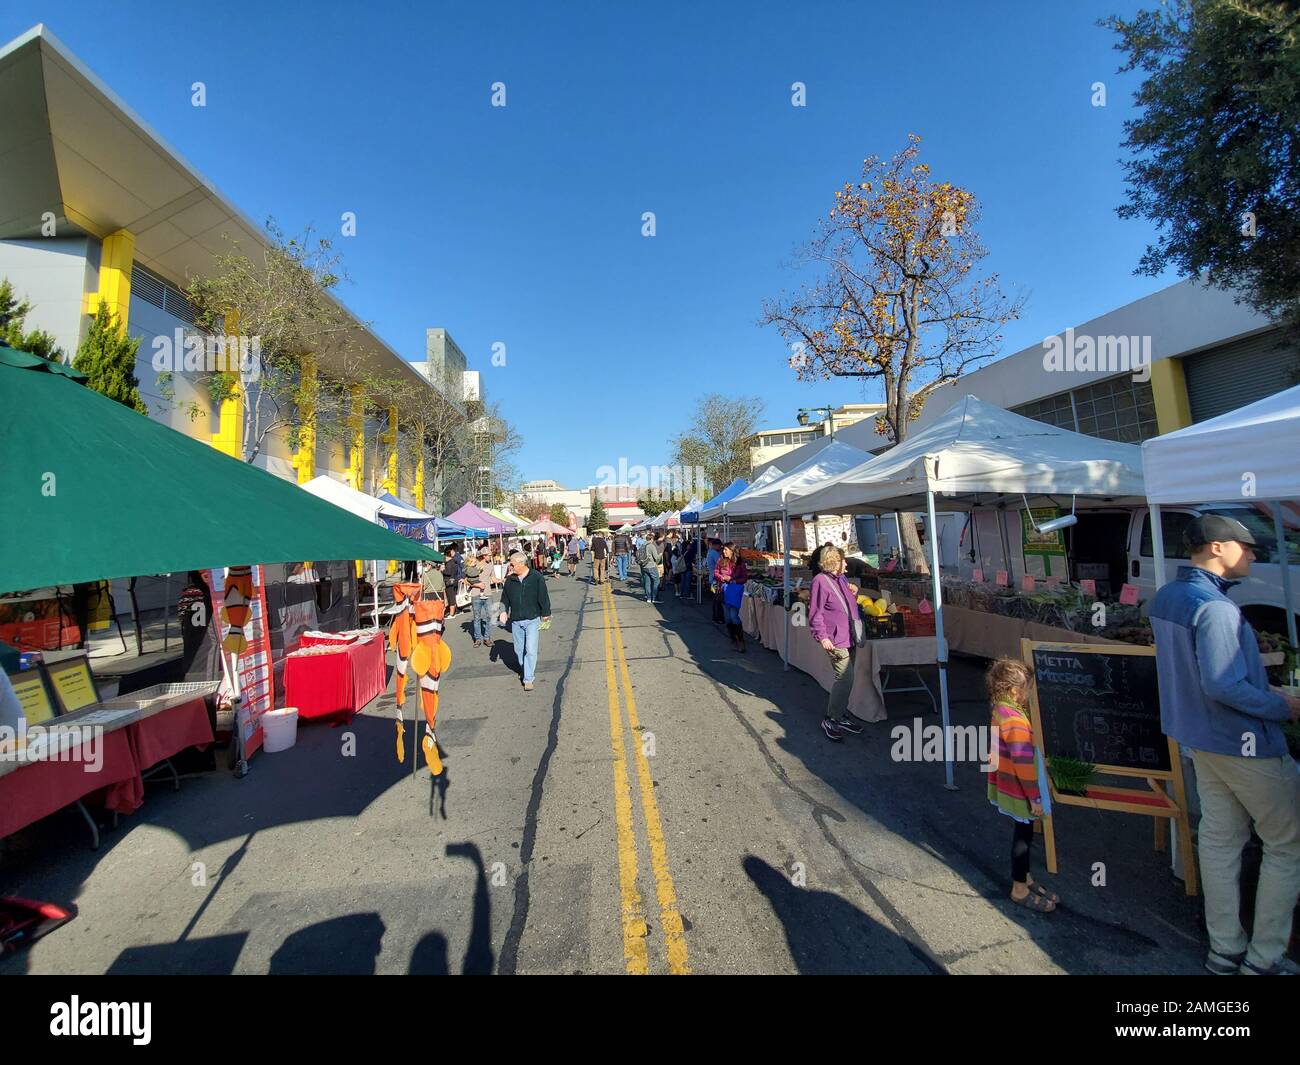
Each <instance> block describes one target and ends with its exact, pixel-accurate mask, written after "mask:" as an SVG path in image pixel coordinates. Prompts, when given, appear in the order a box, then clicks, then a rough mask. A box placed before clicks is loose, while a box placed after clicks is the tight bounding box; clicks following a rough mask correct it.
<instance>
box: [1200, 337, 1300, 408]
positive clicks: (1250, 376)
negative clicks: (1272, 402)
mask: <svg viewBox="0 0 1300 1065" xmlns="http://www.w3.org/2000/svg"><path fill="white" fill-rule="evenodd" d="M1279 336H1280V334H1279V333H1278V332H1277V331H1276V330H1269V331H1268V332H1266V333H1260V334H1257V335H1256V336H1252V337H1246V338H1245V339H1244V340H1234V341H1233V342H1232V343H1230V344H1224V345H1222V346H1220V347H1217V348H1211V349H1210V350H1209V351H1201V352H1197V353H1196V354H1195V355H1188V356H1187V357H1186V358H1185V359H1183V371H1184V374H1185V375H1186V378H1187V398H1188V401H1189V402H1190V404H1191V408H1192V421H1194V422H1203V421H1206V420H1207V419H1209V418H1216V417H1218V416H1219V415H1220V414H1227V413H1228V411H1230V410H1236V409H1237V408H1238V407H1244V406H1245V405H1246V404H1247V403H1254V402H1255V400H1257V399H1263V398H1264V397H1265V396H1271V395H1273V394H1274V393H1276V392H1281V391H1282V390H1283V389H1284V388H1291V387H1292V386H1293V385H1296V384H1300V351H1297V350H1296V347H1295V345H1294V344H1289V345H1288V344H1285V343H1284V344H1281V345H1279V343H1278V340H1279Z"/></svg>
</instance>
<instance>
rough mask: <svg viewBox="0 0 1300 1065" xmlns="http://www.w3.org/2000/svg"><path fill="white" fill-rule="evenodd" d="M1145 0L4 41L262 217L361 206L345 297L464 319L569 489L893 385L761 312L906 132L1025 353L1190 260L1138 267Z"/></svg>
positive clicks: (5, 22)
mask: <svg viewBox="0 0 1300 1065" xmlns="http://www.w3.org/2000/svg"><path fill="white" fill-rule="evenodd" d="M1135 6H1138V5H1135V4H1133V3H1105V4H1100V5H1095V4H1092V3H1065V2H1061V0H1049V2H1047V3H1043V2H1041V0H1039V2H1037V3H998V4H970V3H956V2H952V3H937V2H936V3H926V2H917V3H908V4H891V5H885V4H875V3H872V4H867V3H845V2H835V3H831V2H809V3H801V4H789V3H771V2H766V0H763V2H750V3H743V4H742V3H717V4H714V3H710V4H698V3H658V4H654V5H633V4H620V3H596V2H592V3H561V2H556V3H545V4H543V3H532V4H522V3H520V4H516V3H505V2H497V3H493V4H491V5H454V6H453V5H450V4H426V3H412V4H400V3H385V2H383V0H379V2H377V3H367V4H364V5H362V4H360V3H357V4H342V3H337V2H329V0H317V2H313V3H275V4H269V3H259V4H251V3H244V2H242V0H226V2H224V3H223V4H222V5H220V8H219V9H218V8H212V7H206V8H205V7H203V6H202V5H164V6H162V7H159V6H158V5H157V4H154V3H136V2H133V0H119V3H117V4H115V5H113V11H114V14H113V17H111V18H105V17H104V12H105V8H104V7H103V5H102V4H98V3H82V2H79V0H71V2H60V3H46V4H37V3H28V2H25V0H9V2H8V3H6V4H5V5H4V7H3V9H0V39H4V40H8V39H10V38H12V37H14V36H16V35H17V34H19V33H21V32H22V31H24V30H26V29H27V28H29V27H30V26H32V25H34V24H35V23H37V22H45V23H46V24H47V25H48V26H49V28H50V29H51V30H52V31H53V32H54V33H55V34H56V35H57V36H59V37H60V38H61V39H62V40H63V41H64V42H65V43H66V44H67V45H68V46H69V47H70V48H72V50H73V51H74V52H76V53H77V54H78V55H79V56H80V57H81V59H82V60H83V61H84V62H85V63H87V64H88V65H89V66H90V67H91V68H92V69H93V70H94V71H95V72H96V73H97V74H99V76H100V77H101V78H103V79H104V80H105V81H106V82H107V83H108V84H109V85H110V86H111V87H112V88H113V89H114V91H116V92H117V93H118V95H119V96H121V97H122V98H123V99H124V100H125V101H126V102H127V104H128V105H129V106H131V107H132V108H133V109H134V110H135V111H136V112H137V113H139V114H140V115H141V116H142V117H143V118H144V119H145V121H146V122H148V123H149V124H150V125H151V126H152V127H153V128H154V129H155V130H156V131H157V132H158V133H159V134H160V135H161V136H163V137H164V138H165V139H166V140H167V141H169V142H170V143H171V144H172V145H173V146H174V147H175V148H176V149H177V150H178V151H180V153H181V154H182V155H183V156H184V157H185V158H186V159H187V160H188V161H189V162H190V163H191V164H192V165H193V166H195V167H196V168H197V169H198V170H199V171H200V172H201V173H202V174H204V175H205V176H206V177H207V178H208V179H209V180H210V181H212V182H213V183H214V184H215V185H216V186H217V187H218V188H219V189H221V190H222V191H223V193H224V194H225V195H226V196H227V197H228V198H230V199H231V200H232V201H233V202H234V203H236V204H237V205H239V206H240V207H241V208H242V209H243V211H244V212H245V213H246V214H248V215H249V216H250V217H252V218H254V219H256V220H259V221H260V220H264V219H265V218H266V217H267V216H268V215H270V216H274V217H275V219H276V220H277V222H279V223H280V224H281V225H282V226H283V227H284V228H286V229H287V230H290V231H294V230H297V229H300V228H301V227H303V226H305V225H307V224H309V223H311V224H315V225H316V226H318V227H320V228H323V229H334V230H335V231H336V232H337V227H338V225H339V217H340V215H341V214H342V213H343V212H344V211H355V212H356V214H357V228H358V232H357V236H356V237H354V238H349V239H342V240H341V242H340V248H341V250H342V251H343V252H344V254H345V256H346V264H347V268H348V271H349V273H350V275H351V278H352V283H351V284H349V285H348V286H347V287H346V288H345V289H344V290H343V291H342V292H341V295H342V297H343V299H344V300H345V302H347V303H348V305H349V306H350V307H351V308H352V309H353V310H354V311H355V312H356V313H357V314H358V316H359V317H361V318H363V319H365V320H367V321H369V322H371V323H372V324H373V326H374V328H375V329H376V331H377V332H378V333H379V335H380V336H382V337H383V338H384V339H385V340H386V341H387V342H388V343H389V344H390V345H391V346H392V347H393V348H394V349H395V350H397V351H399V352H400V353H402V354H403V355H404V356H405V357H407V358H409V359H421V358H423V352H424V331H425V328H426V327H428V326H444V327H446V328H447V329H448V330H449V331H450V332H451V334H452V336H453V337H454V338H455V339H456V341H457V342H458V343H459V344H460V346H461V347H462V348H463V349H464V350H465V352H466V353H467V354H468V355H469V357H470V361H471V364H472V365H474V366H475V367H476V368H479V369H481V370H483V375H484V383H485V385H486V388H487V391H488V396H489V398H490V399H495V400H499V401H500V402H501V404H502V407H503V412H504V413H505V415H506V416H507V417H508V418H510V419H511V421H513V422H514V423H515V424H516V425H517V426H518V428H519V430H520V431H521V433H522V434H523V437H524V439H525V446H524V449H523V451H522V453H521V454H520V456H519V460H518V464H519V466H520V468H521V471H522V473H523V475H524V476H525V477H526V478H529V479H531V478H541V477H552V478H555V479H556V480H558V481H560V482H561V483H564V484H567V485H569V486H570V487H575V486H581V485H585V484H589V483H592V481H593V480H594V479H595V477H596V470H597V468H598V467H600V466H602V465H605V464H609V465H613V466H617V465H618V462H619V459H620V457H626V459H627V461H628V463H629V464H638V463H639V464H645V465H649V464H653V463H663V462H667V460H668V454H669V449H668V443H667V442H668V440H669V439H670V438H671V437H672V436H673V435H674V434H676V433H677V432H679V431H681V430H682V429H683V428H685V427H686V425H687V423H688V421H689V416H690V413H691V410H692V408H693V406H694V403H695V400H696V399H697V398H698V397H700V396H701V395H703V394H704V393H705V392H707V391H721V392H725V393H730V394H736V395H741V394H754V395H757V396H759V397H760V398H761V399H762V400H763V401H764V403H765V404H766V417H765V423H766V424H769V425H787V424H792V423H793V421H794V415H795V411H796V409H797V408H798V407H799V406H811V405H818V404H824V403H827V402H834V403H841V402H856V401H862V400H874V399H878V398H880V396H879V392H878V389H876V390H875V391H873V388H874V387H875V386H873V385H870V384H868V385H866V386H865V388H864V386H863V385H862V384H860V383H857V382H847V381H844V382H827V383H820V384H804V383H800V382H797V381H796V380H795V378H794V375H793V371H791V370H790V369H789V368H788V365H787V361H786V360H787V358H788V352H787V350H786V348H785V346H784V344H783V342H782V340H781V338H780V337H779V336H778V335H777V334H776V332H775V331H774V330H770V329H762V328H760V327H759V326H758V324H757V321H758V318H759V316H760V313H761V307H762V303H763V301H764V299H765V298H768V297H772V296H776V295H778V294H780V293H781V291H782V290H783V289H788V288H791V287H793V286H794V284H795V282H796V277H795V275H794V273H793V272H792V271H791V270H790V269H789V268H788V266H787V265H786V264H787V263H788V262H789V261H790V258H791V255H792V252H793V251H794V249H795V248H796V247H797V246H798V245H799V244H800V243H801V242H802V241H804V240H806V239H807V238H808V237H809V236H811V234H812V233H813V231H814V228H815V226H816V223H817V221H818V220H819V219H820V218H821V217H822V216H823V215H824V214H825V212H826V211H827V210H828V209H829V207H830V205H831V203H832V198H833V193H834V191H835V189H836V188H838V187H839V186H840V185H842V184H843V183H844V182H845V181H849V180H854V179H856V178H857V176H858V175H859V173H860V169H861V164H862V160H863V159H864V158H865V157H866V156H868V155H871V154H878V155H882V156H889V155H892V154H893V153H894V152H895V151H897V150H899V149H901V148H902V147H904V145H905V144H906V138H907V134H908V133H909V132H917V133H919V134H921V135H922V137H923V138H924V141H923V145H922V150H923V157H924V159H925V160H926V161H927V162H929V163H930V165H931V167H932V172H933V174H934V176H935V177H936V178H937V179H940V180H950V181H953V182H955V183H957V184H960V185H963V186H965V187H966V188H968V189H970V190H971V191H973V192H974V193H975V194H976V196H977V198H978V199H979V201H980V203H981V204H982V209H983V221H982V223H981V227H980V230H981V233H982V236H983V239H984V243H985V244H986V245H987V247H988V248H989V250H990V252H991V254H990V257H989V258H988V259H987V260H986V261H985V267H986V269H988V270H991V271H996V272H997V273H998V274H999V275H1000V277H1001V280H1002V284H1003V288H1004V290H1005V291H1007V292H1009V293H1013V294H1014V293H1019V292H1023V293H1024V294H1025V295H1026V296H1027V297H1028V304H1027V307H1026V311H1025V314H1024V317H1023V318H1022V320H1021V321H1019V322H1014V323H1011V324H1010V325H1009V326H1008V328H1007V330H1006V339H1005V342H1004V344H1003V348H1002V350H1003V351H1004V352H1007V353H1009V352H1012V351H1016V350H1018V349H1020V348H1022V347H1024V346H1026V345H1027V344H1030V343H1035V342H1037V341H1039V340H1041V339H1042V337H1043V336H1044V335H1046V334H1048V333H1053V332H1056V331H1058V330H1060V329H1063V328H1064V327H1065V326H1067V325H1073V324H1077V323H1080V322H1083V321H1086V320H1087V319H1089V318H1091V317H1094V316H1095V315H1097V314H1100V313H1102V312H1104V311H1106V310H1109V309H1111V308H1113V307H1117V306H1120V305H1122V304H1125V303H1128V302H1131V301H1132V300H1134V299H1137V298H1139V297H1141V296H1143V295H1146V294H1147V293H1149V292H1152V291H1155V290H1156V289H1158V288H1160V287H1163V286H1164V285H1165V284H1168V283H1170V282H1171V281H1172V280H1174V279H1173V278H1164V279H1152V278H1139V277H1135V276H1134V275H1133V272H1132V271H1133V267H1134V266H1135V265H1136V263H1137V260H1138V258H1139V256H1140V254H1141V252H1142V249H1143V247H1144V246H1145V244H1146V242H1147V240H1148V239H1149V237H1150V231H1149V230H1148V228H1147V227H1146V226H1145V225H1143V224H1139V223H1134V222H1121V221H1120V220H1119V219H1117V218H1116V216H1115V213H1114V208H1115V207H1116V206H1117V205H1118V204H1119V203H1120V202H1121V201H1122V198H1123V186H1122V181H1121V171H1120V167H1119V163H1118V159H1119V157H1120V154H1121V149H1120V141H1121V139H1122V124H1123V120H1124V118H1125V117H1126V116H1128V115H1129V114H1130V99H1131V94H1132V91H1133V89H1134V88H1135V87H1136V84H1137V79H1136V77H1135V76H1134V75H1131V74H1130V75H1123V76H1121V75H1119V74H1118V73H1117V68H1118V66H1119V63H1120V55H1119V53H1117V52H1115V51H1113V49H1112V35H1111V34H1110V33H1109V32H1107V31H1104V30H1102V29H1099V28H1098V27H1097V26H1096V25H1095V23H1096V20H1097V18H1098V17H1100V16H1103V15H1106V14H1109V13H1112V12H1115V11H1119V12H1122V13H1123V12H1128V11H1131V10H1132V9H1133V8H1134V7H1135ZM218 11H219V13H218ZM196 80H201V81H203V82H205V83H206V85H207V92H208V102H207V107H206V108H201V109H200V108H195V107H192V106H191V104H190V85H191V83H192V82H194V81H196ZM497 81H501V82H504V83H505V85H506V92H507V106H506V107H505V108H493V107H492V106H490V103H491V86H492V84H493V83H494V82H497ZM795 81H802V82H804V83H806V85H807V106H806V107H803V108H795V107H792V106H791V103H790V97H791V91H790V87H791V84H792V83H793V82H795ZM1095 81H1104V82H1105V83H1106V86H1107V97H1108V106H1106V107H1104V108H1097V107H1093V106H1092V105H1091V102H1090V97H1091V91H1092V90H1091V86H1092V84H1093V82H1095ZM645 211H653V212H654V213H655V215H656V219H657V235H656V236H655V237H653V238H646V237H643V236H642V235H641V216H642V213H643V212H645ZM497 342H500V343H503V344H505V345H506V365H505V366H503V367H492V366H491V364H490V357H491V352H492V345H493V344H494V343H497Z"/></svg>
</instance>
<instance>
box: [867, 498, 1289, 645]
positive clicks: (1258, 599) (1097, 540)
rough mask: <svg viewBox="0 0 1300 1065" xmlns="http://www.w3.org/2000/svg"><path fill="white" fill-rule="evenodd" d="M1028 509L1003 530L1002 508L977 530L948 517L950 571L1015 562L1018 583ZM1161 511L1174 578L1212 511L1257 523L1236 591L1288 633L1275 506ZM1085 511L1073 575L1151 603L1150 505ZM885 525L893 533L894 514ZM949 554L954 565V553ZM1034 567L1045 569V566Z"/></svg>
mask: <svg viewBox="0 0 1300 1065" xmlns="http://www.w3.org/2000/svg"><path fill="white" fill-rule="evenodd" d="M1020 509H1021V508H1019V507H1015V508H1012V507H1008V508H1007V509H1006V510H1005V511H1003V512H1002V513H1001V519H1002V528H1001V529H1000V528H999V513H998V512H997V511H994V510H984V511H979V512H976V520H975V522H974V524H977V525H978V529H976V530H972V527H971V526H972V523H971V522H970V520H969V519H968V518H967V516H966V515H959V516H956V517H957V518H958V519H959V523H958V524H957V525H956V526H954V527H951V528H949V527H946V526H945V525H944V520H943V516H942V515H941V516H940V527H941V537H942V541H941V542H943V543H944V546H945V548H946V549H948V548H950V545H951V547H955V548H956V551H957V553H958V559H957V560H956V561H957V566H956V567H954V568H951V569H947V572H950V573H953V572H959V573H960V574H961V576H962V577H963V578H964V579H965V580H970V579H971V578H972V574H973V571H974V569H975V568H977V567H980V568H982V569H983V571H984V579H985V580H992V578H993V574H994V573H995V572H996V571H997V570H1000V569H1002V568H1003V567H1004V566H1007V563H1008V562H1009V563H1010V565H1009V566H1008V569H1009V572H1010V577H1011V583H1012V584H1018V583H1019V581H1020V578H1021V576H1022V575H1024V574H1025V573H1026V572H1030V569H1029V568H1028V567H1027V565H1026V560H1025V557H1024V555H1023V553H1022V551H1021V517H1020ZM1160 513H1161V524H1162V526H1163V528H1164V541H1165V575H1166V577H1167V578H1168V579H1169V580H1173V579H1174V577H1175V576H1176V575H1177V573H1178V567H1179V566H1180V565H1183V564H1185V563H1186V561H1187V549H1186V548H1185V547H1183V530H1184V529H1185V528H1186V527H1187V523H1188V522H1189V521H1191V520H1192V518H1194V517H1196V516H1197V515H1199V514H1206V513H1214V514H1224V515H1227V516H1229V517H1232V518H1236V519H1237V520H1238V521H1240V522H1241V523H1242V524H1243V525H1245V526H1246V527H1247V528H1248V529H1250V531H1251V532H1252V533H1253V534H1254V536H1255V540H1256V542H1257V543H1258V545H1259V546H1258V548H1257V549H1256V553H1255V562H1254V564H1253V565H1252V566H1251V568H1250V576H1249V577H1247V578H1246V579H1245V580H1243V581H1242V582H1240V583H1239V584H1238V585H1237V586H1236V587H1235V588H1233V589H1232V591H1231V592H1230V593H1229V594H1230V595H1231V597H1232V599H1233V600H1234V601H1235V602H1237V603H1238V604H1239V605H1240V606H1241V608H1242V610H1243V612H1244V613H1245V615H1246V617H1247V618H1248V619H1249V620H1250V623H1251V624H1252V625H1254V626H1255V628H1256V630H1258V631H1261V632H1276V633H1285V632H1286V614H1285V612H1284V608H1283V596H1282V567H1281V566H1280V565H1279V564H1278V555H1277V543H1276V539H1275V537H1274V535H1273V518H1272V515H1271V512H1268V511H1266V510H1264V509H1263V508H1261V507H1257V506H1253V505H1252V504H1249V503H1206V504H1200V505H1197V506H1166V507H1162V508H1161V510H1160ZM1077 515H1078V518H1079V523H1078V524H1077V525H1074V526H1072V527H1070V528H1067V529H1065V530H1064V531H1063V535H1064V539H1065V548H1066V557H1067V560H1068V568H1069V573H1068V578H1069V580H1071V581H1074V582H1078V581H1080V580H1087V579H1091V580H1095V581H1096V582H1097V591H1098V593H1099V594H1100V595H1102V596H1103V597H1104V598H1111V597H1113V596H1117V595H1118V594H1119V590H1120V586H1121V585H1123V584H1125V583H1126V582H1127V583H1131V584H1136V585H1137V586H1138V596H1139V598H1140V599H1141V600H1142V601H1143V603H1146V602H1147V601H1149V600H1150V598H1151V596H1152V595H1153V594H1155V585H1156V560H1155V555H1154V552H1153V550H1152V546H1151V512H1150V511H1149V510H1148V509H1147V508H1145V507H1143V508H1141V509H1137V510H1134V509H1125V508H1121V507H1115V508H1112V509H1098V510H1079V511H1077ZM884 524H885V528H886V529H887V530H890V531H891V532H892V520H891V521H889V522H886V523H884ZM1286 540H1287V551H1288V556H1287V561H1288V564H1289V567H1290V570H1291V610H1292V612H1293V613H1294V614H1295V615H1296V622H1297V625H1300V529H1295V528H1291V529H1288V530H1287V533H1286ZM1004 551H1005V554H1004ZM944 558H945V560H944V566H945V567H947V566H948V562H947V553H946V551H945V556H944ZM1004 558H1005V559H1006V561H1004ZM1033 572H1036V573H1038V574H1040V575H1041V573H1042V566H1041V564H1040V565H1037V566H1036V567H1035V568H1034V570H1033ZM1055 575H1056V576H1067V575H1066V574H1060V573H1056V574H1055Z"/></svg>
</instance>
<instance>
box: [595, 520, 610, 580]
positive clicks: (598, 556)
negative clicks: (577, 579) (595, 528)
mask: <svg viewBox="0 0 1300 1065" xmlns="http://www.w3.org/2000/svg"><path fill="white" fill-rule="evenodd" d="M608 561H609V540H607V539H606V538H605V534H604V533H603V532H598V533H597V534H596V535H595V536H593V537H592V538H591V580H592V583H593V584H604V583H605V580H606V579H607V576H608V574H607V573H606V572H605V567H606V565H607V564H608Z"/></svg>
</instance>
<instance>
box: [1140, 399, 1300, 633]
mask: <svg viewBox="0 0 1300 1065" xmlns="http://www.w3.org/2000/svg"><path fill="white" fill-rule="evenodd" d="M1142 469H1143V472H1144V474H1145V476H1146V489H1147V500H1148V502H1149V504H1150V508H1151V524H1152V526H1153V527H1154V530H1155V531H1154V533H1153V535H1152V538H1151V539H1152V544H1153V546H1154V548H1155V560H1156V587H1159V586H1160V585H1162V584H1164V583H1165V552H1164V528H1163V525H1162V522H1161V514H1160V508H1161V506H1163V505H1164V504H1167V503H1168V504H1172V503H1205V502H1228V501H1232V502H1237V503H1240V502H1242V501H1243V500H1245V501H1254V500H1261V501H1265V502H1268V503H1269V504H1270V505H1271V507H1272V511H1273V530H1274V533H1275V535H1276V537H1277V541H1276V546H1277V548H1278V558H1279V564H1280V567H1281V571H1282V595H1283V601H1284V602H1285V603H1286V604H1287V610H1286V621H1287V637H1288V638H1289V639H1290V641H1291V644H1292V646H1295V645H1296V643H1297V641H1296V619H1295V611H1294V610H1293V609H1292V607H1291V604H1292V599H1291V573H1290V569H1289V567H1288V565H1287V554H1288V552H1287V551H1286V550H1285V544H1286V536H1285V532H1286V530H1285V527H1284V524H1283V520H1282V502H1283V501H1284V500H1293V499H1300V385H1297V386H1296V387H1294V388H1288V389H1286V390H1285V391H1282V392H1278V393H1277V394H1275V395H1272V396H1267V397H1265V398H1264V399H1261V400H1259V401H1257V402H1255V403H1251V404H1249V405H1248V406H1245V407H1242V408H1240V409H1239V410H1234V411H1229V412H1228V413H1227V414H1221V415H1219V417H1217V418H1211V419H1210V420H1209V421H1204V422H1199V423H1197V424H1196V425H1189V426H1188V427H1187V428H1186V429H1178V430H1176V431H1174V432H1172V433H1166V434H1165V435H1164V436H1157V437H1155V438H1154V439H1152V440H1148V441H1146V442H1145V443H1144V444H1143V445H1142Z"/></svg>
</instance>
